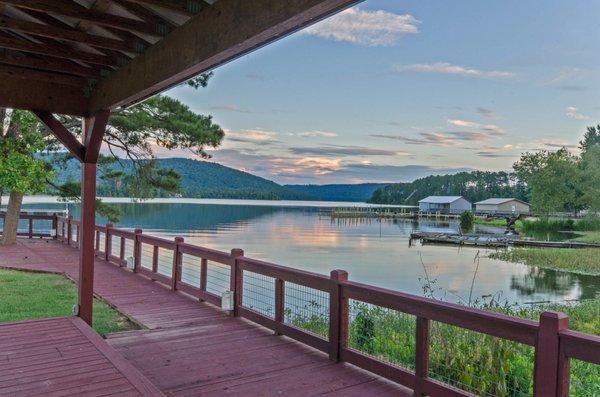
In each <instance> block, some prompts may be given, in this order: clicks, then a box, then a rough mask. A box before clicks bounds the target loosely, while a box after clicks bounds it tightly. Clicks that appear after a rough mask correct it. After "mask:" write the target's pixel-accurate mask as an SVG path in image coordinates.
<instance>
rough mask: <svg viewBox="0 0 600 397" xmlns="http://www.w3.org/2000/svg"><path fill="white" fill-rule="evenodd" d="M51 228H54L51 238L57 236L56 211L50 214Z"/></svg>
mask: <svg viewBox="0 0 600 397" xmlns="http://www.w3.org/2000/svg"><path fill="white" fill-rule="evenodd" d="M51 228H52V230H54V236H52V239H53V240H56V239H57V238H58V215H57V214H56V213H54V214H52V226H51Z"/></svg>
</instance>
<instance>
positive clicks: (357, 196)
mask: <svg viewBox="0 0 600 397" xmlns="http://www.w3.org/2000/svg"><path fill="white" fill-rule="evenodd" d="M387 185H388V184H387V183H360V184H355V185H352V184H332V185H284V186H285V187H286V188H288V189H291V190H294V191H295V192H298V193H303V194H307V195H309V196H312V197H315V198H316V199H317V200H323V201H357V202H364V201H367V200H369V199H370V198H371V197H372V196H373V192H375V191H376V190H377V189H379V188H382V187H384V186H387Z"/></svg>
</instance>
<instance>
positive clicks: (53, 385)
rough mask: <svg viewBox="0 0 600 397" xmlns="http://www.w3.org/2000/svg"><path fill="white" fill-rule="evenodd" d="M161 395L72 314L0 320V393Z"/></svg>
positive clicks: (15, 394)
mask: <svg viewBox="0 0 600 397" xmlns="http://www.w3.org/2000/svg"><path fill="white" fill-rule="evenodd" d="M37 395H43V396H52V397H58V396H74V395H77V396H89V397H91V396H162V395H163V394H162V393H161V392H160V391H159V390H158V389H157V388H156V387H155V386H154V385H153V384H152V383H150V382H149V381H148V380H147V379H146V378H145V377H144V376H142V375H141V374H140V372H139V371H138V370H136V369H135V368H134V367H133V366H132V365H131V364H130V363H129V362H128V361H127V360H125V359H124V358H123V356H122V355H120V354H119V353H117V352H116V351H115V350H114V349H113V348H111V347H110V346H109V345H108V344H107V343H106V341H104V340H103V339H102V338H101V337H100V336H99V335H98V334H96V333H95V332H94V331H93V330H92V329H91V328H90V327H89V326H88V325H87V324H86V323H84V322H83V321H82V320H81V319H79V318H77V317H62V318H52V319H45V320H32V321H21V322H18V323H8V324H1V325H0V396H37Z"/></svg>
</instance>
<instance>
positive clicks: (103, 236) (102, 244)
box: [96, 232, 106, 252]
mask: <svg viewBox="0 0 600 397" xmlns="http://www.w3.org/2000/svg"><path fill="white" fill-rule="evenodd" d="M96 233H97V236H98V238H99V240H96V241H98V246H97V247H96V249H97V250H98V251H102V252H104V248H105V246H106V233H104V232H96Z"/></svg>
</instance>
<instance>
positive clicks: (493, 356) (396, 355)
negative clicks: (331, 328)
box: [292, 301, 600, 397]
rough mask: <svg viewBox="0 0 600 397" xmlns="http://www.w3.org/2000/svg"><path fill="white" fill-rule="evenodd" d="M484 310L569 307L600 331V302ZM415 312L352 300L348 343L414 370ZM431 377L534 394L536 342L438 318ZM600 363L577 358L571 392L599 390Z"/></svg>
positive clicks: (299, 320) (503, 392)
mask: <svg viewBox="0 0 600 397" xmlns="http://www.w3.org/2000/svg"><path fill="white" fill-rule="evenodd" d="M477 306H478V307H480V308H482V309H487V310H492V311H495V312H502V313H505V314H509V315H515V316H519V317H527V318H533V319H537V318H539V315H540V313H541V312H542V311H544V310H558V311H563V312H566V313H567V314H568V315H569V316H570V318H571V328H572V329H575V330H580V331H583V332H588V333H595V334H600V302H599V301H590V302H584V303H581V304H579V305H576V306H571V305H552V306H539V307H537V308H534V309H529V310H528V309H524V308H518V307H514V306H510V305H507V304H500V303H498V302H496V301H488V302H485V303H483V302H480V303H477ZM292 324H293V325H295V326H296V327H299V328H302V329H307V330H309V331H313V332H317V333H321V334H322V333H323V330H324V329H327V327H328V324H327V319H326V318H325V317H322V318H320V319H316V318H315V317H314V316H311V317H310V318H304V317H303V316H302V315H298V316H293V317H292ZM415 324H416V320H415V317H414V316H411V315H407V314H404V313H400V312H397V311H394V310H388V309H384V308H381V307H378V306H373V305H370V304H365V303H362V302H355V301H351V303H350V325H349V335H348V346H349V347H350V348H352V349H355V350H358V351H361V352H363V353H365V354H368V355H370V356H373V357H376V358H377V359H379V360H381V361H384V362H388V363H390V364H392V365H397V366H401V367H404V368H408V369H414V366H415V342H416V336H415V331H416V325H415ZM429 354H430V356H429V369H430V376H431V377H432V378H434V379H438V380H441V381H443V382H446V383H448V384H450V385H453V386H456V387H458V388H461V389H463V390H466V391H468V392H471V393H474V394H477V395H481V396H498V397H508V396H510V397H512V396H530V395H531V394H532V392H533V366H534V350H533V348H532V347H529V346H526V345H523V344H520V343H516V342H511V341H507V340H503V339H500V338H496V337H492V336H489V335H484V334H480V333H477V332H472V331H468V330H465V329H462V328H458V327H455V326H452V325H448V324H443V323H437V322H434V323H433V324H432V326H431V330H430V353H429ZM599 379H600V366H596V365H593V364H587V363H584V362H579V361H575V360H574V361H573V362H572V365H571V393H570V395H571V396H578V397H579V396H581V397H588V396H589V397H591V396H599V395H600V382H599Z"/></svg>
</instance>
